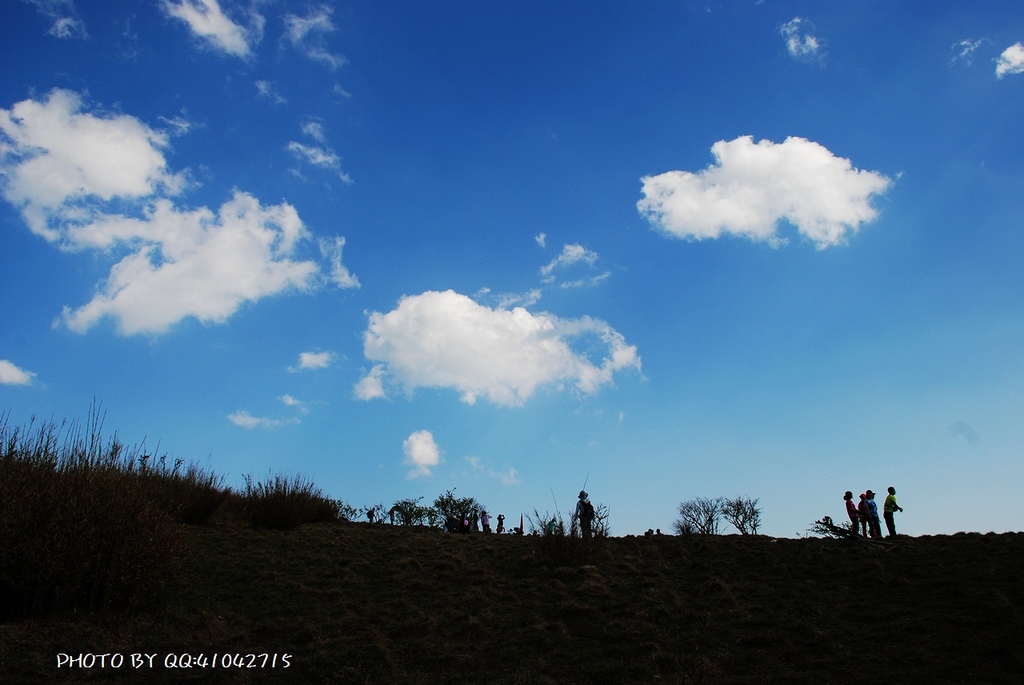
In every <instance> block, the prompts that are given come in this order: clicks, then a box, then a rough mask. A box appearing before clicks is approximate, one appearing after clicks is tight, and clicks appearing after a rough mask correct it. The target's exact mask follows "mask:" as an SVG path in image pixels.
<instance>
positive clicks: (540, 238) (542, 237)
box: [533, 233, 548, 247]
mask: <svg viewBox="0 0 1024 685" xmlns="http://www.w3.org/2000/svg"><path fill="white" fill-rule="evenodd" d="M533 239H534V240H535V241H536V242H537V244H538V245H540V246H541V247H547V244H548V234H547V233H538V234H537V235H535V236H533Z"/></svg>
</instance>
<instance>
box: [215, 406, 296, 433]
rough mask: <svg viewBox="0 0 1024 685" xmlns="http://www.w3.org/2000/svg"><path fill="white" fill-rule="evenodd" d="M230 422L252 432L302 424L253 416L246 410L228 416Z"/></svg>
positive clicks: (293, 420) (290, 420)
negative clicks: (256, 429)
mask: <svg viewBox="0 0 1024 685" xmlns="http://www.w3.org/2000/svg"><path fill="white" fill-rule="evenodd" d="M228 421H230V422H231V423H233V424H235V425H236V426H239V427H240V428H245V429H248V430H252V429H254V428H279V427H281V426H288V425H295V424H298V423H300V421H299V420H298V419H295V418H292V419H283V420H282V419H272V418H269V417H266V416H253V415H252V414H250V413H249V412H247V411H246V410H244V409H240V410H238V411H236V412H234V413H233V414H229V415H228Z"/></svg>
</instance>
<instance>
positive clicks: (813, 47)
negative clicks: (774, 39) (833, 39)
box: [779, 17, 821, 60]
mask: <svg viewBox="0 0 1024 685" xmlns="http://www.w3.org/2000/svg"><path fill="white" fill-rule="evenodd" d="M813 30H814V25H813V24H811V22H809V21H807V20H806V19H804V18H802V17H793V19H791V20H789V21H787V22H786V23H785V24H783V25H782V26H780V27H779V33H781V34H782V37H783V39H785V41H786V50H787V51H788V52H789V54H790V55H791V56H793V57H795V58H797V59H800V60H816V59H820V51H821V41H820V40H819V39H818V38H817V37H816V36H814V35H812V34H811V33H810V31H813Z"/></svg>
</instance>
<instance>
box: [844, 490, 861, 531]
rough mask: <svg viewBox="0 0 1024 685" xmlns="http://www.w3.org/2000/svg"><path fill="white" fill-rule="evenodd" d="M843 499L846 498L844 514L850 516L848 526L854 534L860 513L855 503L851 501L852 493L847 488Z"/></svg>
mask: <svg viewBox="0 0 1024 685" xmlns="http://www.w3.org/2000/svg"><path fill="white" fill-rule="evenodd" d="M843 499H844V500H846V515H847V516H849V517H850V527H851V528H853V534H854V535H856V534H857V528H858V526H857V523H858V521H859V520H860V514H859V513H858V512H857V505H856V504H854V503H853V493H852V492H850V491H849V490H847V491H846V494H844V495H843Z"/></svg>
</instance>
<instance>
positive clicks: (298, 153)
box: [287, 140, 352, 183]
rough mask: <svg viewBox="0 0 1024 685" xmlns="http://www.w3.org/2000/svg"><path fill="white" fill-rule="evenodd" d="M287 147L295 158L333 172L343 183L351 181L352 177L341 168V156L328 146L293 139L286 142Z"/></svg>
mask: <svg viewBox="0 0 1024 685" xmlns="http://www.w3.org/2000/svg"><path fill="white" fill-rule="evenodd" d="M287 149H288V152H290V153H292V156H293V157H295V158H296V159H298V160H300V161H303V162H306V163H308V164H311V165H313V166H315V167H317V168H319V169H324V170H325V171H330V172H333V173H334V174H335V175H337V177H338V178H340V179H341V180H342V182H343V183H352V177H351V176H349V175H348V174H347V173H345V172H344V171H343V170H342V168H341V157H339V156H338V153H336V152H335V151H334V150H332V149H331V148H330V147H329V146H327V145H324V146H318V145H305V144H303V143H299V142H296V141H294V140H293V141H290V142H289V143H288V148H287Z"/></svg>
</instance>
